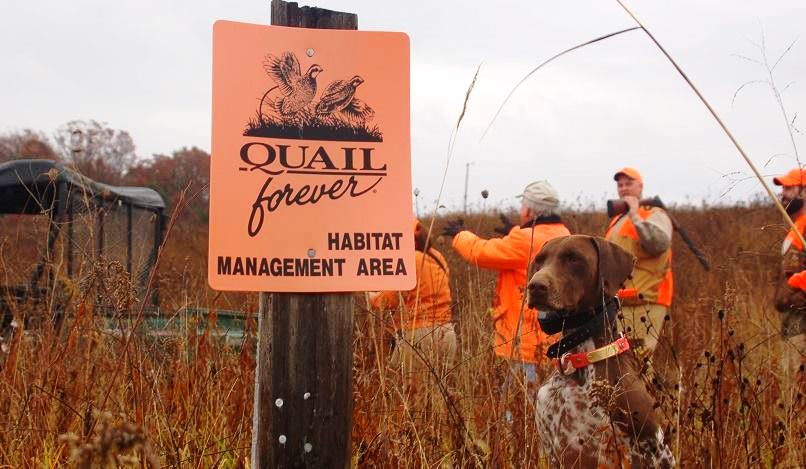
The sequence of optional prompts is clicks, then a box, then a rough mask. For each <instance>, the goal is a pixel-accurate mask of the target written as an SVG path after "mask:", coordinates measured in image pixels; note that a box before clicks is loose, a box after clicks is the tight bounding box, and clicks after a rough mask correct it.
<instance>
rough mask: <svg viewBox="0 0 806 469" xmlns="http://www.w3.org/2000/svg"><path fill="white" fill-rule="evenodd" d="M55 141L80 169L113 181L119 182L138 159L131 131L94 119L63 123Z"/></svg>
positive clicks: (104, 179) (89, 175)
mask: <svg viewBox="0 0 806 469" xmlns="http://www.w3.org/2000/svg"><path fill="white" fill-rule="evenodd" d="M56 144H57V145H58V148H59V151H60V153H61V154H62V155H63V156H64V159H65V160H66V161H68V162H70V163H71V164H72V165H73V166H74V167H75V168H76V169H77V170H78V171H79V172H81V173H82V174H84V175H86V176H88V177H90V178H93V179H96V180H98V181H102V182H106V183H111V184H119V183H120V182H121V181H122V180H123V177H124V176H125V174H126V173H127V172H128V170H129V168H131V167H132V166H133V165H134V163H135V161H136V159H137V155H136V153H135V146H134V141H133V140H132V138H131V136H130V135H129V133H128V132H126V131H125V130H115V129H112V128H110V127H108V125H107V124H106V123H105V122H98V121H95V120H86V121H85V120H74V121H70V122H68V123H67V124H65V125H63V126H62V127H60V128H59V130H57V131H56Z"/></svg>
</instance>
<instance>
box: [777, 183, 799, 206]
mask: <svg viewBox="0 0 806 469" xmlns="http://www.w3.org/2000/svg"><path fill="white" fill-rule="evenodd" d="M802 194H803V186H783V187H782V188H781V203H782V204H784V205H787V204H789V203H790V202H792V201H793V200H795V199H796V198H798V197H802Z"/></svg>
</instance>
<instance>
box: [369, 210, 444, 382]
mask: <svg viewBox="0 0 806 469" xmlns="http://www.w3.org/2000/svg"><path fill="white" fill-rule="evenodd" d="M427 238H428V236H427V235H426V233H425V231H424V230H423V229H422V226H421V225H420V222H419V220H414V260H415V268H416V271H417V285H416V286H415V288H414V289H413V290H409V291H405V292H396V291H386V292H379V293H375V294H370V306H371V307H372V308H373V309H376V310H380V311H383V312H386V313H390V314H391V322H392V326H393V327H394V334H395V347H394V350H393V352H392V356H391V357H390V358H389V363H390V365H391V366H393V367H395V368H400V369H402V370H405V373H404V374H406V376H408V378H409V379H410V385H411V386H413V388H412V389H419V386H420V384H421V383H420V379H419V378H418V376H419V377H422V376H430V373H434V372H435V373H437V375H438V376H440V377H444V376H447V373H448V372H449V371H450V369H451V368H452V367H453V360H454V357H455V355H456V332H455V330H454V325H453V322H452V314H451V288H450V274H449V272H448V263H447V262H445V258H444V257H442V254H440V253H439V251H437V250H436V249H434V248H432V247H431V246H429V245H428V243H427ZM432 391H434V392H433V393H432V394H434V395H438V394H439V393H438V391H436V390H434V389H432Z"/></svg>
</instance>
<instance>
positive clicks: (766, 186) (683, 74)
mask: <svg viewBox="0 0 806 469" xmlns="http://www.w3.org/2000/svg"><path fill="white" fill-rule="evenodd" d="M616 2H617V3H618V4H619V5H620V6H621V8H623V9H624V11H626V12H627V14H628V15H630V17H632V19H633V20H635V22H636V23H637V24H638V26H640V27H641V29H642V30H643V31H644V32H645V33H646V35H647V36H649V39H651V40H652V42H654V43H655V45H656V46H657V47H658V49H660V51H661V52H662V53H663V55H665V56H666V58H667V59H669V62H671V63H672V65H673V66H674V68H675V69H676V70H677V73H679V74H680V76H681V77H683V80H685V81H686V83H688V86H689V87H690V88H691V90H692V91H694V93H695V94H696V95H697V97H698V98H700V101H702V103H703V104H704V105H705V107H706V108H708V112H710V113H711V115H712V116H713V117H714V119H716V121H717V123H718V124H719V126H720V127H722V130H724V131H725V134H726V135H727V136H728V138H729V139H730V141H731V142H733V145H734V146H735V147H736V149H737V150H738V151H739V154H740V155H742V158H744V161H745V162H747V165H748V166H750V169H751V170H752V171H753V174H755V176H756V178H758V181H759V182H760V183H761V185H762V186H763V187H764V190H765V191H766V192H767V195H769V196H770V198H771V199H772V201H773V203H774V204H775V207H776V208H777V209H778V211H779V212H780V213H781V216H782V217H784V221H786V223H787V224H788V225H789V227H790V228H791V229H792V231H793V232H794V233H795V236H797V237H798V239H799V240H800V242H801V243H803V244H804V245H806V239H804V238H803V233H801V232H800V230H798V228H797V227H796V226H795V222H794V221H792V218H791V217H790V216H789V214H787V213H786V209H785V208H784V206H783V205H782V204H781V201H780V200H778V197H776V195H775V193H774V192H773V191H772V188H771V187H770V186H769V184H767V182H766V181H764V178H763V177H762V176H761V173H760V172H759V171H758V169H757V168H756V165H755V164H753V162H752V161H751V160H750V157H749V156H747V153H745V151H744V149H743V148H742V146H741V145H740V144H739V142H738V141H737V140H736V137H734V136H733V133H732V132H731V131H730V129H728V127H727V126H726V125H725V123H724V122H723V121H722V119H721V118H720V117H719V115H718V114H717V113H716V111H715V110H714V108H713V107H711V104H710V103H709V102H708V100H707V99H705V96H703V95H702V93H700V90H699V89H697V87H696V86H694V83H692V81H691V79H689V77H688V75H686V72H684V71H683V69H682V68H680V66H679V65H678V64H677V62H675V60H674V59H673V58H672V56H671V55H669V53H668V52H667V51H666V49H665V48H664V47H663V46H662V45H661V43H660V42H658V40H657V39H655V36H653V35H652V33H651V32H650V31H649V30H648V29H647V28H646V26H644V23H642V22H641V20H639V19H638V17H637V16H635V13H633V12H632V10H630V8H629V7H627V5H625V4H624V2H622V1H621V0H616Z"/></svg>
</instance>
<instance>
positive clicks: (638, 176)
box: [613, 168, 644, 183]
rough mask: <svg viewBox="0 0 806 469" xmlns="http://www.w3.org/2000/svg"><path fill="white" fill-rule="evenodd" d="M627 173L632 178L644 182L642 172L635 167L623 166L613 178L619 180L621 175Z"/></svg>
mask: <svg viewBox="0 0 806 469" xmlns="http://www.w3.org/2000/svg"><path fill="white" fill-rule="evenodd" d="M622 174H623V175H625V176H627V177H628V178H630V179H635V180H636V181H638V182H641V183H643V182H644V180H643V178H641V173H639V172H638V171H637V170H636V169H635V168H621V169H619V170H618V172H617V173H616V174H614V175H613V180H614V181H615V180H617V179H618V177H619V176H621V175H622Z"/></svg>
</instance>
